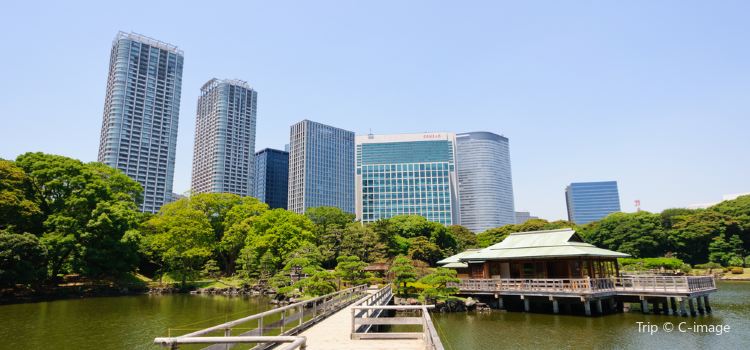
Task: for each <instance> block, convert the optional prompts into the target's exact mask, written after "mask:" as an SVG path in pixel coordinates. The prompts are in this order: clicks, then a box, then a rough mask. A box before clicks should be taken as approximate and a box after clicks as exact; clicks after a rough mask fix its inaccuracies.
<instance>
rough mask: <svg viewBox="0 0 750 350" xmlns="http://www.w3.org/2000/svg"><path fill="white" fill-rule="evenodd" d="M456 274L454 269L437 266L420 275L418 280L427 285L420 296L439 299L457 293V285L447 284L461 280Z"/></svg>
mask: <svg viewBox="0 0 750 350" xmlns="http://www.w3.org/2000/svg"><path fill="white" fill-rule="evenodd" d="M456 275H457V273H456V270H453V269H446V268H443V267H438V268H436V269H435V271H433V272H432V273H431V274H429V275H427V276H424V277H422V279H420V280H419V282H421V283H424V284H426V285H428V286H429V287H428V288H425V289H424V291H422V297H424V298H429V299H434V300H440V299H445V298H447V297H449V296H451V295H453V294H456V293H458V291H459V289H458V287H449V286H448V284H449V283H459V282H461V280H460V279H458V277H456Z"/></svg>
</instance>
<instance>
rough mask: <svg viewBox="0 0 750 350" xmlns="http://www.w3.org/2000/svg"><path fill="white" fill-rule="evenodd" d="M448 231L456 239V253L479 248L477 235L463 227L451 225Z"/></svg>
mask: <svg viewBox="0 0 750 350" xmlns="http://www.w3.org/2000/svg"><path fill="white" fill-rule="evenodd" d="M448 231H450V233H451V234H453V237H455V238H456V251H457V252H462V251H464V250H466V249H472V248H476V247H477V235H475V234H474V232H471V231H469V229H468V228H466V227H464V226H461V225H450V226H448Z"/></svg>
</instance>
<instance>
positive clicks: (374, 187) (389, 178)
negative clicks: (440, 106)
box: [356, 133, 460, 225]
mask: <svg viewBox="0 0 750 350" xmlns="http://www.w3.org/2000/svg"><path fill="white" fill-rule="evenodd" d="M455 144H456V136H455V134H453V133H426V134H398V135H364V136H357V138H356V145H357V151H356V159H357V177H356V178H357V217H358V218H359V219H360V220H362V222H372V221H376V220H378V219H387V218H390V217H392V216H395V215H401V214H413V215H421V216H423V217H425V218H426V219H427V220H430V221H435V222H439V223H442V224H445V225H451V224H457V223H459V221H460V220H459V211H458V208H459V206H458V193H457V191H458V188H457V186H456V185H457V182H456V162H455V159H456V155H455V149H456V146H455Z"/></svg>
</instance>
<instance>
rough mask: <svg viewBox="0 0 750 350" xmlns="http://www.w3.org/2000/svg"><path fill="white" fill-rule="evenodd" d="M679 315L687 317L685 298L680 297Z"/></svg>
mask: <svg viewBox="0 0 750 350" xmlns="http://www.w3.org/2000/svg"><path fill="white" fill-rule="evenodd" d="M680 316H682V317H687V311H686V310H685V299H684V298H680Z"/></svg>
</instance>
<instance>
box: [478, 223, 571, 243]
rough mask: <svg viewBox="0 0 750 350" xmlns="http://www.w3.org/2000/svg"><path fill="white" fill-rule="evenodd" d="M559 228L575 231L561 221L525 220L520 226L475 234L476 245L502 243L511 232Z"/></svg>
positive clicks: (569, 224) (568, 224)
mask: <svg viewBox="0 0 750 350" xmlns="http://www.w3.org/2000/svg"><path fill="white" fill-rule="evenodd" d="M561 228H573V229H575V228H576V226H575V225H574V224H573V223H571V222H568V221H563V220H559V221H552V222H549V221H547V220H544V219H531V220H526V222H524V223H523V224H520V225H513V224H509V225H504V226H500V227H495V228H491V229H489V230H486V231H484V232H481V233H479V234H477V245H478V246H479V248H485V247H489V246H491V245H493V244H497V243H500V242H502V241H503V240H504V239H505V237H508V235H510V234H511V233H513V232H529V231H540V230H556V229H561Z"/></svg>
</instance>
